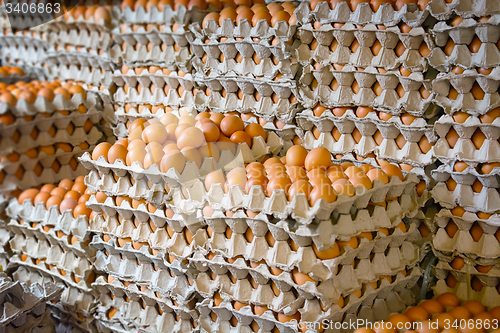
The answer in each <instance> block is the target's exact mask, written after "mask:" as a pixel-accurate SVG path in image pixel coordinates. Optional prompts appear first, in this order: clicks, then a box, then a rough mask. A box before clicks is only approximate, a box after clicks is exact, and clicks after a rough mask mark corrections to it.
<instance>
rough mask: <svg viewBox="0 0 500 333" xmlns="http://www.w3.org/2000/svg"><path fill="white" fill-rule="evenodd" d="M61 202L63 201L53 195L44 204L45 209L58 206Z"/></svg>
mask: <svg viewBox="0 0 500 333" xmlns="http://www.w3.org/2000/svg"><path fill="white" fill-rule="evenodd" d="M62 201H63V198H62V197H60V196H54V195H53V196H51V197H50V198H49V199H48V200H47V201H46V202H45V208H47V210H49V208H50V207H51V206H59V205H60V204H61V202H62Z"/></svg>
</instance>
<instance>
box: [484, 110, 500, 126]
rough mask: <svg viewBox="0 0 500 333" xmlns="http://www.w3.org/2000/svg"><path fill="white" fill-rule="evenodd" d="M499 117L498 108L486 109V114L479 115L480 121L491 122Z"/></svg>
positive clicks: (499, 111)
mask: <svg viewBox="0 0 500 333" xmlns="http://www.w3.org/2000/svg"><path fill="white" fill-rule="evenodd" d="M499 117H500V108H495V109H493V110H490V111H488V112H487V113H486V114H484V115H482V116H480V117H479V119H480V120H481V122H482V123H484V124H491V123H493V122H494V121H495V119H497V118H499Z"/></svg>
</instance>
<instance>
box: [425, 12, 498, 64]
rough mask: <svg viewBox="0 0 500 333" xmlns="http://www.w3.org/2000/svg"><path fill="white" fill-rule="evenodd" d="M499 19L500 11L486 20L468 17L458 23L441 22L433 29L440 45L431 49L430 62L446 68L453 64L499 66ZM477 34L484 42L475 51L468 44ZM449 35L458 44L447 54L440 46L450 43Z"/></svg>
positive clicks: (435, 39)
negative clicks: (480, 20) (452, 24)
mask: <svg viewBox="0 0 500 333" xmlns="http://www.w3.org/2000/svg"><path fill="white" fill-rule="evenodd" d="M488 16H489V15H488ZM499 21H500V15H491V16H489V19H488V21H486V22H477V21H476V20H474V18H465V19H464V20H463V21H462V22H461V23H460V24H458V25H457V26H450V25H448V24H447V23H446V22H438V23H437V24H436V25H435V26H434V27H433V28H432V29H431V33H432V34H433V36H434V41H435V43H436V46H437V48H434V49H433V50H432V53H431V55H430V56H429V63H430V64H431V66H433V67H434V68H436V69H438V70H440V71H443V72H445V71H448V70H449V67H450V66H454V65H458V66H460V67H463V68H473V67H486V68H489V67H495V66H498V65H499V64H500V51H499V50H498V47H497V45H496V43H497V42H498V40H499V38H500V35H499V31H498V22H499ZM474 36H477V37H478V38H479V40H480V41H481V43H482V44H481V46H480V49H479V51H478V52H477V53H472V52H471V51H470V49H469V48H468V45H469V44H470V43H471V42H472V40H473V38H474ZM449 39H451V40H452V41H453V42H454V43H455V47H454V49H453V51H452V53H451V55H449V56H448V55H446V54H445V53H444V52H443V49H441V48H443V47H444V46H445V45H446V44H447V42H448V41H449Z"/></svg>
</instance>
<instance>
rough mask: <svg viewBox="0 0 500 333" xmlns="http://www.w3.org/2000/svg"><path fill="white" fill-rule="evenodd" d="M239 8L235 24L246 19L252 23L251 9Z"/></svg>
mask: <svg viewBox="0 0 500 333" xmlns="http://www.w3.org/2000/svg"><path fill="white" fill-rule="evenodd" d="M239 8H241V10H239V11H238V10H237V11H238V15H237V16H236V24H237V25H239V23H240V21H241V20H243V19H246V20H247V21H248V23H252V18H253V11H252V10H251V9H250V8H244V7H239Z"/></svg>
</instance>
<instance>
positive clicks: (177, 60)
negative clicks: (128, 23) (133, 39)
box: [109, 43, 192, 72]
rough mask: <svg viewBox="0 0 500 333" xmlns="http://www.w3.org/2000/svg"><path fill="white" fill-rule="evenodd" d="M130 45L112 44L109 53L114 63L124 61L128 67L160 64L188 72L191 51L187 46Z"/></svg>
mask: <svg viewBox="0 0 500 333" xmlns="http://www.w3.org/2000/svg"><path fill="white" fill-rule="evenodd" d="M164 45H165V44H159V45H154V44H153V45H151V46H150V45H149V44H146V45H143V44H140V43H138V44H136V45H135V46H134V45H131V44H128V43H124V44H122V45H114V46H113V47H112V48H111V49H110V51H109V55H110V57H111V59H112V60H113V61H114V62H115V63H121V62H123V63H125V64H127V65H128V66H129V67H130V68H133V67H136V66H153V65H154V66H161V67H167V68H169V69H171V70H175V69H177V68H179V69H182V70H184V71H187V72H189V71H190V69H191V63H190V60H191V56H192V54H191V52H190V50H189V47H187V46H186V47H179V46H178V45H177V44H174V45H165V46H164Z"/></svg>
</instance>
